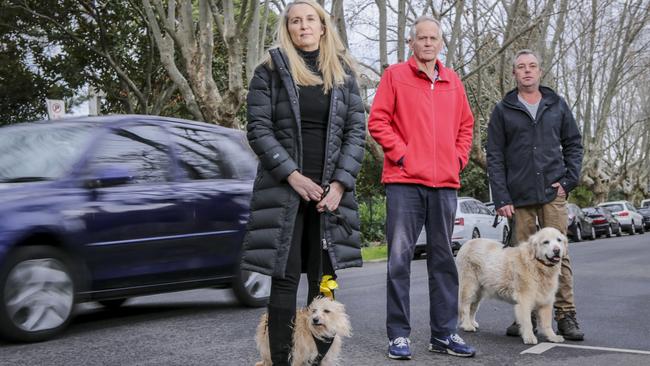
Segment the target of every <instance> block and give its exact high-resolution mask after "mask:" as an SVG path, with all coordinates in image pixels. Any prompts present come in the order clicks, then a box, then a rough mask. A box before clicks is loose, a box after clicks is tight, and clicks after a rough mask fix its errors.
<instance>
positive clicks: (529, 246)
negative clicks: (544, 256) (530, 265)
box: [519, 233, 539, 258]
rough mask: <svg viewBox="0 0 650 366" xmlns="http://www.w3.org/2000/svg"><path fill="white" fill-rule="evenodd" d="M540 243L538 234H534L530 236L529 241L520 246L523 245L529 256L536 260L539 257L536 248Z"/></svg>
mask: <svg viewBox="0 0 650 366" xmlns="http://www.w3.org/2000/svg"><path fill="white" fill-rule="evenodd" d="M538 242H539V234H538V233H536V234H533V235H531V236H529V237H528V240H526V241H525V242H522V243H520V244H519V245H523V246H524V248H525V250H526V251H527V252H528V254H530V256H531V257H532V258H536V257H537V250H536V248H535V247H536V246H537V243H538Z"/></svg>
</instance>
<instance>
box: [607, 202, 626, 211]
mask: <svg viewBox="0 0 650 366" xmlns="http://www.w3.org/2000/svg"><path fill="white" fill-rule="evenodd" d="M603 207H607V208H608V209H609V210H610V211H612V212H618V211H623V210H624V209H625V208H623V205H620V204H617V203H615V204H611V205H603Z"/></svg>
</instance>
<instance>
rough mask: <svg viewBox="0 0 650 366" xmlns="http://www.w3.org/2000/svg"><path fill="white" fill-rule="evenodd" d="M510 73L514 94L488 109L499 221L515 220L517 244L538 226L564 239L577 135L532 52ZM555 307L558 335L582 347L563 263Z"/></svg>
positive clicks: (512, 330) (577, 162)
mask: <svg viewBox="0 0 650 366" xmlns="http://www.w3.org/2000/svg"><path fill="white" fill-rule="evenodd" d="M512 73H513V75H514V77H515V80H516V81H517V88H516V89H514V90H512V91H510V92H509V93H508V94H506V96H505V97H504V98H503V100H502V101H501V102H499V103H498V104H497V105H496V106H495V107H494V110H493V111H492V115H491V117H490V123H489V126H488V144H487V161H488V175H489V177H490V185H491V187H492V192H493V199H494V203H495V208H496V209H497V213H498V214H499V215H501V216H505V217H508V218H513V217H514V233H515V239H516V242H517V243H519V242H522V241H525V240H527V239H528V237H529V236H530V235H532V234H533V233H535V231H536V230H537V227H536V224H537V222H539V225H540V226H541V227H554V228H556V229H558V230H560V231H561V232H562V233H563V234H565V235H566V232H567V221H568V220H567V216H568V213H567V195H568V193H569V192H570V191H571V190H572V189H574V188H575V187H576V186H577V185H578V179H579V176H580V167H581V165H582V154H583V149H582V143H581V140H582V137H581V135H580V131H579V130H578V126H577V125H576V122H575V119H574V118H573V114H572V113H571V110H570V108H569V106H568V105H567V103H566V101H565V100H564V99H563V98H561V97H560V96H558V95H557V94H556V93H555V92H554V91H553V90H551V89H550V88H547V87H544V86H541V85H540V81H541V75H542V70H541V67H540V65H539V58H538V57H537V56H536V55H535V53H534V52H533V51H531V50H521V51H519V52H517V54H516V56H515V58H514V63H513V71H512ZM554 307H555V319H556V321H557V323H558V332H559V334H561V335H563V336H564V337H565V338H566V339H570V340H583V339H584V334H583V333H582V332H581V331H580V328H579V326H578V322H577V320H576V306H575V302H574V298H573V273H572V271H571V262H570V259H569V257H568V256H566V257H565V258H564V259H563V260H562V272H561V275H560V286H559V289H558V292H557V295H556V299H555V304H554ZM534 323H535V322H534V321H533V324H534ZM507 334H508V335H511V336H518V335H519V325H518V324H516V323H515V324H513V325H511V326H510V327H509V328H508V330H507Z"/></svg>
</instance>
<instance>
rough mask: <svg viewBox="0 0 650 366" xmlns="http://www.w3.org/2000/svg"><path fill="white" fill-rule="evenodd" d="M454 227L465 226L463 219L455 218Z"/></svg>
mask: <svg viewBox="0 0 650 366" xmlns="http://www.w3.org/2000/svg"><path fill="white" fill-rule="evenodd" d="M454 225H458V226H464V225H465V219H464V218H462V217H459V218H457V219H456V220H454Z"/></svg>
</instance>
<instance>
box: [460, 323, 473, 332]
mask: <svg viewBox="0 0 650 366" xmlns="http://www.w3.org/2000/svg"><path fill="white" fill-rule="evenodd" d="M460 329H462V330H464V331H466V332H476V327H475V326H474V325H473V324H461V325H460Z"/></svg>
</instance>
